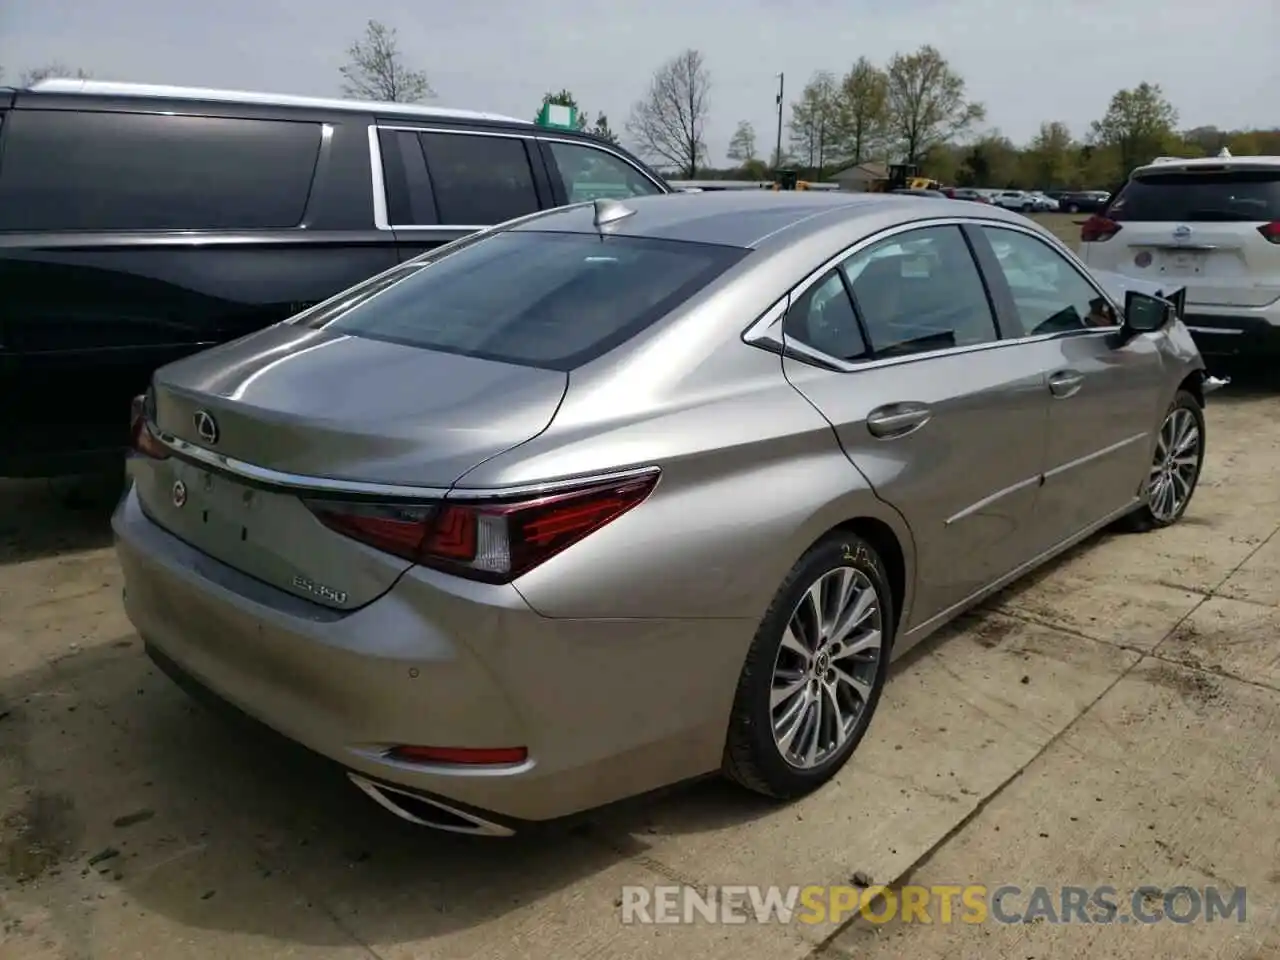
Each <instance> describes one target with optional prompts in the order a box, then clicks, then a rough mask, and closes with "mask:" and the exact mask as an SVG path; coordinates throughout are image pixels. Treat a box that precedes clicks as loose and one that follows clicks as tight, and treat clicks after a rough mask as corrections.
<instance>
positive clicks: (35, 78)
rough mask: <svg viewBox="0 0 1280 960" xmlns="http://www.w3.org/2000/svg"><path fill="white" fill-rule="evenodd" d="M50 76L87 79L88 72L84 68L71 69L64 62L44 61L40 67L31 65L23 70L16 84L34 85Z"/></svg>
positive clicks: (22, 85) (23, 85)
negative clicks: (31, 66) (28, 68)
mask: <svg viewBox="0 0 1280 960" xmlns="http://www.w3.org/2000/svg"><path fill="white" fill-rule="evenodd" d="M51 77H54V78H57V77H70V78H73V79H75V80H88V79H89V73H88V72H87V71H85V70H80V69H72V68H71V67H68V66H67V65H66V64H65V63H61V62H59V61H56V60H55V61H54V62H53V63H46V64H45V65H44V66H42V67H33V68H32V69H30V70H27V71H24V72H23V73H22V74H20V75H19V76H18V86H20V87H30V86H34V85H35V84H37V83H39V82H40V81H41V80H48V79H50V78H51Z"/></svg>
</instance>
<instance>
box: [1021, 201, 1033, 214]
mask: <svg viewBox="0 0 1280 960" xmlns="http://www.w3.org/2000/svg"><path fill="white" fill-rule="evenodd" d="M1022 212H1023V213H1030V212H1031V204H1029V203H1024V204H1023V205H1022Z"/></svg>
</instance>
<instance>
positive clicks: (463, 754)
mask: <svg viewBox="0 0 1280 960" xmlns="http://www.w3.org/2000/svg"><path fill="white" fill-rule="evenodd" d="M386 755H387V757H388V758H389V759H392V760H402V761H404V762H405V763H452V764H464V765H469V766H478V765H488V766H511V765H512V764H516V763H524V762H525V761H526V760H527V759H529V750H528V748H526V747H479V748H473V747H404V746H402V747H392V748H391V749H390V750H388V751H387V754H386Z"/></svg>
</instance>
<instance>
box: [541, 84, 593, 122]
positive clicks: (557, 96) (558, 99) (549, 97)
mask: <svg viewBox="0 0 1280 960" xmlns="http://www.w3.org/2000/svg"><path fill="white" fill-rule="evenodd" d="M548 103H554V104H557V105H558V106H561V107H572V108H573V109H574V110H576V111H578V120H577V124H578V129H579V130H585V129H587V114H586V112H585V111H584V110H582V108H581V107H579V106H578V101H577V99H576V98H575V97H574V95H573V94H572V93H570V92H569V91H568V90H561V91H560V92H559V93H544V94H543V95H542V106H543V107H545V106H546V105H547V104H548ZM538 112H539V113H541V112H542V110H541V108H539V110H538ZM534 122H535V123H536V122H537V118H536V117H535V118H534Z"/></svg>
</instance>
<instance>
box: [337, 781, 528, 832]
mask: <svg viewBox="0 0 1280 960" xmlns="http://www.w3.org/2000/svg"><path fill="white" fill-rule="evenodd" d="M347 778H348V779H349V780H350V781H351V782H352V783H354V784H355V785H356V786H357V787H359V788H360V790H361V791H362V792H364V793H365V794H366V795H368V796H369V797H371V798H372V799H373V800H374V801H375V802H376V803H377V804H378V805H379V806H381V807H382V808H383V809H385V810H390V811H391V812H392V813H394V814H395V815H396V816H397V817H399V818H400V819H401V820H407V821H408V822H409V823H412V824H415V825H416V826H419V827H430V828H431V829H432V830H443V831H445V832H446V833H463V834H468V835H470V836H481V837H511V836H515V831H514V830H512V829H511V828H510V827H505V826H503V825H502V824H500V823H494V822H492V821H491V820H485V819H484V818H483V817H478V816H476V815H475V814H474V813H467V812H465V811H463V810H459V809H458V808H456V807H452V806H450V805H449V804H447V803H442V802H441V801H439V800H435V799H433V798H431V797H425V796H423V795H422V794H420V793H415V792H414V791H412V790H408V789H406V788H404V787H393V786H390V785H389V784H385V783H375V782H374V781H372V780H369V779H367V778H366V777H362V776H360V774H358V773H352V772H351V771H347Z"/></svg>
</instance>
